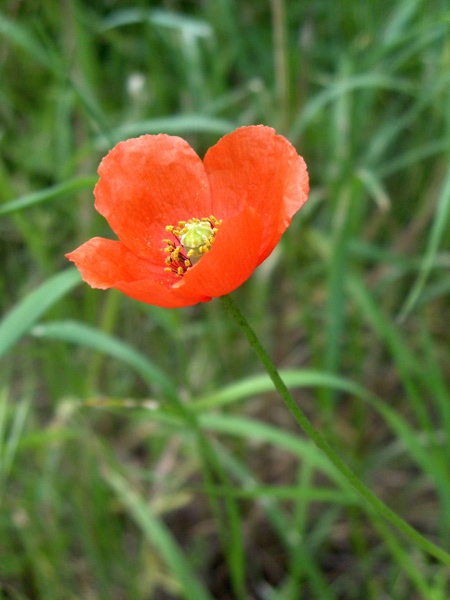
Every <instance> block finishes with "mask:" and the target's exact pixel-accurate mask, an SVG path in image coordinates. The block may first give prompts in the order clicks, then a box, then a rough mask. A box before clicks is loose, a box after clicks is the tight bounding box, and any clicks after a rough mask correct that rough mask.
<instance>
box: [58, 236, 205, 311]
mask: <svg viewBox="0 0 450 600" xmlns="http://www.w3.org/2000/svg"><path fill="white" fill-rule="evenodd" d="M66 256H67V258H68V259H69V260H71V261H72V262H74V263H75V264H76V266H77V267H78V269H79V271H80V273H81V276H82V277H83V279H84V281H86V282H87V283H88V284H89V285H90V286H91V287H93V288H100V289H108V288H115V289H117V290H120V291H121V292H123V293H124V294H126V295H127V296H131V298H134V299H135V300H138V301H140V302H146V303H147V304H153V305H155V306H163V307H165V308H177V307H181V306H190V305H192V304H197V302H206V301H208V300H210V299H211V298H210V297H204V296H203V295H201V294H198V293H192V294H189V292H188V291H186V292H183V291H182V290H176V291H175V290H173V288H172V284H173V281H174V278H173V277H172V276H171V274H170V273H166V272H165V271H164V270H163V269H162V268H161V267H159V266H156V265H153V264H152V263H150V262H149V261H147V260H145V259H142V258H140V257H139V256H136V254H134V253H133V252H131V251H130V250H128V248H127V247H126V246H124V245H123V244H122V243H121V242H116V241H114V240H107V239H104V238H98V237H97V238H93V239H91V240H89V241H88V242H86V243H85V244H83V245H82V246H80V247H79V248H77V249H76V250H74V251H73V252H70V253H69V254H67V255H66Z"/></svg>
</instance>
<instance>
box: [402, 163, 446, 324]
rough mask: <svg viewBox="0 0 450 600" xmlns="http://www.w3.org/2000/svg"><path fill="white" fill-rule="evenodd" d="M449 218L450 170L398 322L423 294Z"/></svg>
mask: <svg viewBox="0 0 450 600" xmlns="http://www.w3.org/2000/svg"><path fill="white" fill-rule="evenodd" d="M449 217H450V169H448V170H447V176H446V179H445V181H444V184H443V187H442V191H441V194H440V197H439V199H438V204H437V207H436V214H435V219H434V221H433V225H432V228H431V233H430V236H429V238H428V243H427V247H426V250H425V256H424V259H423V263H422V267H421V269H420V271H419V274H418V276H417V279H416V281H415V283H414V285H413V286H412V288H411V291H410V293H409V294H408V297H407V298H406V300H405V303H404V305H403V307H402V309H401V310H400V314H399V317H398V318H399V321H400V322H401V321H403V320H404V319H405V318H406V317H407V316H408V314H409V313H410V312H411V311H412V310H413V308H414V306H415V305H416V304H417V301H418V300H419V298H420V295H421V294H422V292H423V289H424V287H425V284H426V282H427V280H428V277H429V275H430V272H431V270H432V269H433V266H434V263H435V260H436V255H437V252H438V250H439V244H440V243H441V240H442V238H443V236H444V235H445V231H446V228H447V226H448V221H449Z"/></svg>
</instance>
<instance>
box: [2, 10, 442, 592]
mask: <svg viewBox="0 0 450 600" xmlns="http://www.w3.org/2000/svg"><path fill="white" fill-rule="evenodd" d="M252 123H264V124H267V125H271V126H273V127H275V128H276V129H277V131H279V132H280V133H282V134H284V135H285V136H286V137H288V139H289V140H290V141H291V142H292V143H293V144H294V145H295V146H296V147H297V149H298V151H299V152H300V153H301V154H302V155H303V156H304V157H305V159H306V161H307V163H308V167H309V172H310V176H311V185H312V187H311V195H310V199H309V201H308V203H307V204H306V205H305V206H304V208H303V209H302V210H301V211H300V213H299V214H298V215H297V216H296V217H295V219H294V221H293V223H292V226H291V227H290V228H289V230H288V231H287V232H286V234H285V236H284V237H283V240H282V242H281V244H280V245H279V247H278V248H277V249H276V251H275V252H274V254H273V255H272V256H271V257H270V258H269V259H268V260H267V261H266V263H264V265H262V266H261V268H260V269H259V270H258V271H257V272H255V273H254V275H253V277H252V278H251V279H250V280H249V281H248V282H246V283H245V284H244V285H243V286H242V288H241V289H239V290H238V291H236V292H235V294H234V299H235V301H236V302H237V303H238V304H239V306H240V307H241V308H242V310H243V312H244V313H245V314H246V316H247V318H248V319H249V321H250V322H251V324H252V326H253V327H254V329H255V330H256V332H257V334H258V335H259V336H260V338H261V340H262V341H263V343H264V345H265V346H266V348H267V349H268V351H269V353H270V355H271V356H272V358H273V360H274V362H275V363H276V365H277V366H278V367H279V368H280V369H281V370H282V373H283V374H284V377H285V381H286V383H287V384H288V386H289V387H290V389H291V390H292V393H293V395H294V397H295V399H296V401H297V402H298V403H299V405H300V406H301V407H302V409H303V410H304V411H305V412H306V413H307V415H308V416H309V418H310V419H311V420H312V422H313V423H314V424H315V426H316V427H317V428H319V429H320V431H321V432H322V433H323V434H324V435H325V436H326V437H327V439H328V441H329V442H330V444H331V445H332V446H333V447H334V448H335V449H336V450H337V451H338V453H339V454H340V456H341V457H342V458H343V459H344V461H345V462H346V463H347V464H348V465H349V466H350V467H351V468H352V469H353V470H354V471H355V472H356V473H357V475H358V476H359V477H360V478H361V479H362V481H363V482H364V483H365V484H366V485H367V486H368V487H369V488H371V489H372V490H373V491H374V492H375V493H376V494H377V495H378V496H379V497H380V498H381V499H383V501H385V502H386V503H387V504H388V506H390V507H391V508H392V509H393V510H394V511H395V512H397V513H398V514H399V515H400V516H402V518H404V519H405V520H406V521H407V522H409V523H410V524H411V525H412V526H414V527H415V528H416V529H417V530H418V531H420V532H421V533H422V534H423V535H424V536H425V537H427V538H429V539H430V540H432V541H434V542H435V543H436V544H438V545H440V546H441V547H442V548H444V549H446V550H447V551H448V550H449V549H450V466H449V465H450V389H449V383H450V345H449V342H450V303H449V292H450V270H449V267H450V251H449V247H450V246H449V242H450V228H449V226H448V223H449V213H450V6H449V3H448V0H394V1H389V2H387V1H386V0H380V1H377V2H361V1H360V0H345V1H344V0H284V1H283V0H272V1H269V0H203V1H194V0H192V1H181V0H166V1H163V0H161V1H147V2H144V1H139V0H134V1H133V2H126V1H125V0H62V1H61V0H36V1H34V0H3V2H2V3H1V5H0V241H1V243H0V257H1V278H0V303H1V310H2V317H1V320H0V360H1V367H0V590H1V591H0V597H1V598H5V599H15V600H19V599H20V600H23V599H28V600H66V599H67V600H72V599H87V600H91V599H92V600H94V599H95V600H97V599H99V600H111V599H114V600H153V599H154V600H172V599H177V598H183V599H187V600H212V599H213V598H216V599H219V600H224V599H232V600H234V599H236V600H247V599H248V600H316V599H317V600H385V599H386V600H448V598H449V597H450V574H449V568H448V566H446V565H444V564H441V562H440V561H438V560H436V559H434V558H432V557H430V556H428V555H426V554H425V553H424V552H422V550H421V549H420V548H418V547H416V546H415V545H413V544H412V543H411V542H410V541H409V540H408V539H406V538H404V537H402V536H401V535H399V533H398V532H396V531H395V530H394V529H392V528H391V527H390V526H389V525H388V524H387V523H386V522H384V521H383V520H381V519H380V518H379V517H378V516H377V515H376V514H375V513H374V512H373V510H371V509H369V508H368V506H367V505H366V504H365V503H364V502H363V500H361V499H360V498H359V497H358V496H357V495H356V494H355V493H354V492H353V491H352V489H349V487H348V484H347V483H346V482H345V481H344V480H343V478H342V477H341V475H340V474H339V473H338V472H337V471H336V469H335V468H334V467H333V466H332V465H331V464H330V463H329V462H328V461H327V459H326V458H325V457H324V456H323V455H322V454H321V453H320V451H318V450H317V449H316V448H315V447H314V445H313V444H312V443H311V442H310V441H309V440H308V439H307V438H306V437H305V436H304V435H303V434H302V433H301V432H300V431H299V429H298V427H297V426H296V425H295V424H294V423H293V422H292V418H291V417H290V415H289V414H288V413H287V411H286V409H285V407H284V405H283V404H282V403H281V401H280V400H279V398H278V397H277V395H276V394H275V393H274V392H273V391H272V385H271V383H270V381H269V379H268V378H267V376H265V375H264V372H263V369H262V367H261V366H260V365H259V363H258V361H257V359H256V357H255V356H254V354H253V352H252V350H251V348H249V346H248V345H247V343H246V340H245V339H244V338H243V336H242V334H241V333H240V332H239V330H238V329H237V328H236V326H235V325H234V324H233V323H232V322H230V320H229V318H228V316H227V315H226V314H225V313H224V311H223V309H222V306H221V304H220V303H219V302H217V301H212V302H211V303H209V304H202V305H199V306H196V307H192V308H188V309H183V310H171V311H169V310H164V309H159V308H155V307H152V306H147V305H144V304H138V303H137V302H135V301H133V300H131V299H129V298H127V297H125V296H122V295H120V294H118V293H116V292H114V291H108V292H101V291H95V290H91V289H90V288H89V287H88V286H87V285H85V284H82V283H81V282H80V278H79V276H78V274H77V272H76V270H74V269H73V268H72V267H71V266H70V265H69V264H68V262H67V261H66V259H65V258H64V253H66V252H68V251H70V250H73V249H74V248H75V247H76V246H78V245H79V244H80V243H82V242H83V241H86V240H87V239H89V238H90V237H92V236H94V235H103V236H106V237H108V236H111V232H110V230H109V228H108V225H107V224H106V223H105V221H104V220H103V219H102V218H101V217H100V216H99V215H98V214H96V213H95V211H94V208H93V195H92V189H93V186H94V184H95V181H96V169H97V166H98V163H99V161H100V159H101V158H102V156H104V154H106V152H107V151H108V149H109V148H111V147H112V146H113V145H114V144H115V143H116V142H117V141H119V140H121V139H126V138H128V137H133V136H137V135H140V134H142V133H158V132H165V133H169V134H174V135H180V136H182V137H184V138H186V139H187V140H188V141H189V142H190V144H191V145H192V146H193V147H194V148H195V149H196V150H197V151H198V152H199V154H200V155H203V154H204V152H205V151H206V149H207V148H208V147H209V146H211V145H212V144H214V143H215V142H216V141H217V140H218V139H219V138H220V137H221V136H222V135H224V134H225V133H227V132H229V131H232V130H233V129H234V128H236V127H238V126H240V125H248V124H252Z"/></svg>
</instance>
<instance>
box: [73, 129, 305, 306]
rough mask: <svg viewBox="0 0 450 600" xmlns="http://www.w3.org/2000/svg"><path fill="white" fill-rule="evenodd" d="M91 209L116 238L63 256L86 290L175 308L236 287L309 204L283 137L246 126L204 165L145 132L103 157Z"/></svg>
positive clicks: (299, 162) (301, 171)
mask: <svg viewBox="0 0 450 600" xmlns="http://www.w3.org/2000/svg"><path fill="white" fill-rule="evenodd" d="M98 172H99V175H100V180H99V182H98V183H97V185H96V187H95V190H94V195H95V198H96V202H95V207H96V209H97V210H98V211H99V213H100V214H102V215H103V216H104V217H105V218H106V219H107V221H108V223H109V224H110V226H111V228H112V229H113V231H114V232H115V233H116V234H117V236H118V238H119V240H120V241H113V240H107V239H104V238H98V237H97V238H93V239H91V240H89V241H88V242H86V243H85V244H83V245H82V246H80V247H79V248H77V249H76V250H74V251H73V252H71V253H70V254H67V258H69V259H70V260H71V261H73V262H74V263H75V264H76V265H77V267H78V269H79V270H80V272H81V275H82V277H83V279H84V280H85V281H87V283H89V285H91V286H92V287H94V288H101V289H106V288H116V289H118V290H120V291H121V292H123V293H124V294H127V295H128V296H131V297H132V298H135V299H136V300H139V301H141V302H147V303H148V304H154V305H157V306H164V307H167V308H176V307H180V306H189V305H192V304H196V303H197V302H207V301H209V300H211V298H215V297H218V296H222V295H224V294H228V293H229V292H231V291H233V290H234V289H236V288H237V287H239V286H240V285H241V284H242V283H243V282H244V281H246V279H248V278H249V277H250V275H251V274H252V272H253V271H254V269H256V267H257V266H258V265H260V264H261V263H262V262H263V260H265V259H266V258H267V257H268V256H269V254H270V253H271V252H272V250H273V249H274V248H275V246H276V245H277V243H278V242H279V240H280V238H281V236H282V234H283V232H284V231H285V229H286V228H287V227H288V225H289V223H290V221H291V218H292V216H293V215H294V214H295V213H296V212H297V211H298V209H299V208H300V207H301V206H302V204H304V202H306V199H307V196H308V191H309V181H308V173H307V170H306V165H305V162H304V160H303V158H302V157H301V156H299V155H298V154H297V152H296V151H295V149H294V147H293V146H292V145H291V144H290V143H289V142H288V141H287V140H286V139H285V138H284V137H282V136H281V135H276V134H275V131H274V130H273V129H271V128H269V127H264V126H262V125H258V126H252V127H242V128H240V129H237V130H236V131H234V132H233V133H230V134H228V135H226V136H224V137H223V138H222V139H221V140H220V141H219V142H218V143H217V144H216V145H215V146H213V147H212V148H210V150H208V152H207V153H206V156H205V159H204V161H203V162H202V161H201V159H200V158H199V157H198V156H197V154H196V153H195V152H194V150H192V148H191V147H190V146H189V145H188V143H187V142H185V141H184V140H183V139H181V138H179V137H173V136H169V135H164V134H160V135H143V136H141V137H139V138H135V139H130V140H127V141H125V142H120V143H119V144H117V146H115V148H113V149H112V150H111V151H110V152H109V154H108V155H107V156H106V157H105V158H104V159H103V160H102V162H101V164H100V167H99V170H98Z"/></svg>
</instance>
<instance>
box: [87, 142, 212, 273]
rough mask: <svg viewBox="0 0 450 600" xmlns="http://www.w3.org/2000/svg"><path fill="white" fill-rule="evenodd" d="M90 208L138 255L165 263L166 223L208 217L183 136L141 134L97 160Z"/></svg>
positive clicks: (197, 167) (200, 176)
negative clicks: (193, 217)
mask: <svg viewBox="0 0 450 600" xmlns="http://www.w3.org/2000/svg"><path fill="white" fill-rule="evenodd" d="M98 172H99V175H100V180H99V182H98V183H97V185H96V187H95V190H94V194H95V198H96V202H95V207H96V208H97V210H98V211H99V213H100V214H102V215H103V216H104V217H105V218H106V219H107V221H108V223H109V224H110V226H111V228H112V229H113V231H114V232H115V233H116V234H117V236H118V237H119V239H120V240H121V241H122V242H123V243H124V244H125V246H127V247H128V248H129V249H130V250H132V251H133V252H134V253H135V254H137V255H138V256H141V257H144V258H148V259H150V260H152V261H153V262H157V261H159V260H160V259H161V258H162V260H163V261H164V253H163V251H162V247H164V244H162V240H163V238H165V237H167V233H166V232H165V227H166V225H176V224H177V223H178V221H180V220H188V219H190V218H191V217H192V216H199V217H203V216H209V215H210V214H211V199H210V192H209V184H208V180H207V177H206V174H205V170H204V166H203V163H202V161H201V160H200V158H199V157H198V155H197V154H196V153H195V152H194V150H193V149H192V148H191V147H190V146H189V144H188V143H187V142H186V141H184V140H183V139H181V138H179V137H175V136H169V135H164V134H160V135H143V136H141V137H139V138H133V139H130V140H127V141H125V142H120V143H119V144H117V146H115V147H114V148H113V149H112V150H111V151H110V152H109V153H108V154H107V156H106V157H105V158H104V159H103V160H102V162H101V164H100V167H99V170H98Z"/></svg>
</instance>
